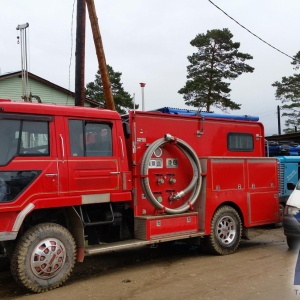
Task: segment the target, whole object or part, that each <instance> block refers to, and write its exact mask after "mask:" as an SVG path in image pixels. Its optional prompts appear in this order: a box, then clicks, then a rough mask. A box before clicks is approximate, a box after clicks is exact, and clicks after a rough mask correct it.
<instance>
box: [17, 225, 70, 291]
mask: <svg viewBox="0 0 300 300" xmlns="http://www.w3.org/2000/svg"><path fill="white" fill-rule="evenodd" d="M75 258H76V248H75V241H74V239H73V237H72V235H71V234H70V232H69V231H68V230H67V229H66V228H65V227H63V226H60V225H58V224H54V223H43V224H38V225H36V226H34V227H32V228H31V229H29V230H28V231H27V232H26V233H25V234H24V235H23V236H22V237H21V238H20V240H19V241H18V243H17V246H16V248H15V251H14V253H13V255H12V259H11V272H12V275H13V276H14V278H15V279H16V281H17V282H18V283H19V284H20V285H22V286H24V287H25V288H27V289H29V290H31V291H33V292H36V293H40V292H45V291H48V290H51V289H54V288H56V287H59V286H60V285H61V284H63V283H64V282H65V281H66V280H67V279H68V277H69V276H70V275H71V273H72V270H73V268H74V265H75Z"/></svg>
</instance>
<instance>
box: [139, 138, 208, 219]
mask: <svg viewBox="0 0 300 300" xmlns="http://www.w3.org/2000/svg"><path fill="white" fill-rule="evenodd" d="M166 143H174V144H175V145H176V146H177V147H178V148H179V149H180V150H181V151H182V152H183V153H184V154H185V156H186V157H187V158H188V160H189V162H190V163H191V166H192V169H193V177H192V180H191V182H190V183H189V184H188V186H187V187H186V188H185V189H183V190H182V191H180V192H177V193H176V194H175V195H172V199H171V200H178V199H180V198H182V197H183V196H185V195H186V194H187V193H189V192H191V195H190V197H189V198H188V200H187V201H185V203H184V204H183V205H181V206H180V207H177V208H169V207H166V206H164V205H162V204H161V203H160V202H159V201H158V200H157V199H156V198H155V196H154V194H153V192H152V190H151V188H150V183H149V178H148V175H149V173H148V171H149V162H150V159H151V156H152V154H153V152H154V151H155V150H156V149H157V148H158V147H161V146H163V145H165V144H166ZM201 184H202V177H201V166H200V162H199V159H198V156H197V154H196V152H195V151H194V150H193V148H192V147H191V146H190V145H189V144H187V143H186V142H185V141H183V140H181V139H178V138H175V137H174V136H172V135H170V134H165V136H164V137H163V138H160V139H158V140H156V141H154V142H153V143H152V144H151V145H150V146H149V147H148V149H147V150H146V152H145V154H144V156H143V159H142V163H141V185H142V189H143V191H144V193H145V196H146V198H147V199H148V201H149V202H150V203H151V204H152V205H153V206H154V207H155V208H156V209H157V210H162V211H164V212H165V213H168V214H180V213H183V212H186V211H187V210H189V209H190V208H191V206H192V205H193V204H194V203H195V202H196V200H197V198H198V196H199V193H200V189H201Z"/></svg>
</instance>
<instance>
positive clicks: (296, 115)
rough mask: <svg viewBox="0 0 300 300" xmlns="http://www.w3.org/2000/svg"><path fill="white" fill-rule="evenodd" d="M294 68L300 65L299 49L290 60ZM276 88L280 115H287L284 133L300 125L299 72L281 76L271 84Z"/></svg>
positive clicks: (296, 68)
mask: <svg viewBox="0 0 300 300" xmlns="http://www.w3.org/2000/svg"><path fill="white" fill-rule="evenodd" d="M291 64H292V65H293V66H294V68H293V69H294V70H298V69H299V67H300V51H299V52H298V53H297V54H296V55H295V56H294V60H293V61H292V62H291ZM272 86H273V87H275V88H276V92H275V98H276V100H279V101H281V103H282V104H283V105H282V106H281V107H280V108H281V109H282V110H283V113H282V116H283V117H287V120H286V121H285V126H287V128H286V129H284V130H283V131H284V132H285V133H291V132H294V131H295V127H299V125H300V74H294V75H292V76H289V77H282V79H281V82H279V81H276V82H274V83H273V84H272Z"/></svg>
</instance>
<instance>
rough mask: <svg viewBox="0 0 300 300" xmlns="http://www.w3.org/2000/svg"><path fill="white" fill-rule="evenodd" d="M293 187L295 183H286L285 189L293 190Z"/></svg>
mask: <svg viewBox="0 0 300 300" xmlns="http://www.w3.org/2000/svg"><path fill="white" fill-rule="evenodd" d="M295 187H296V184H295V183H293V182H288V183H287V188H288V190H290V191H291V190H294V189H295Z"/></svg>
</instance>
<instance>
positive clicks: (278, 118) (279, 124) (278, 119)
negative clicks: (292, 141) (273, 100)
mask: <svg viewBox="0 0 300 300" xmlns="http://www.w3.org/2000/svg"><path fill="white" fill-rule="evenodd" d="M277 121H278V135H281V123H280V107H279V105H277Z"/></svg>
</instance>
